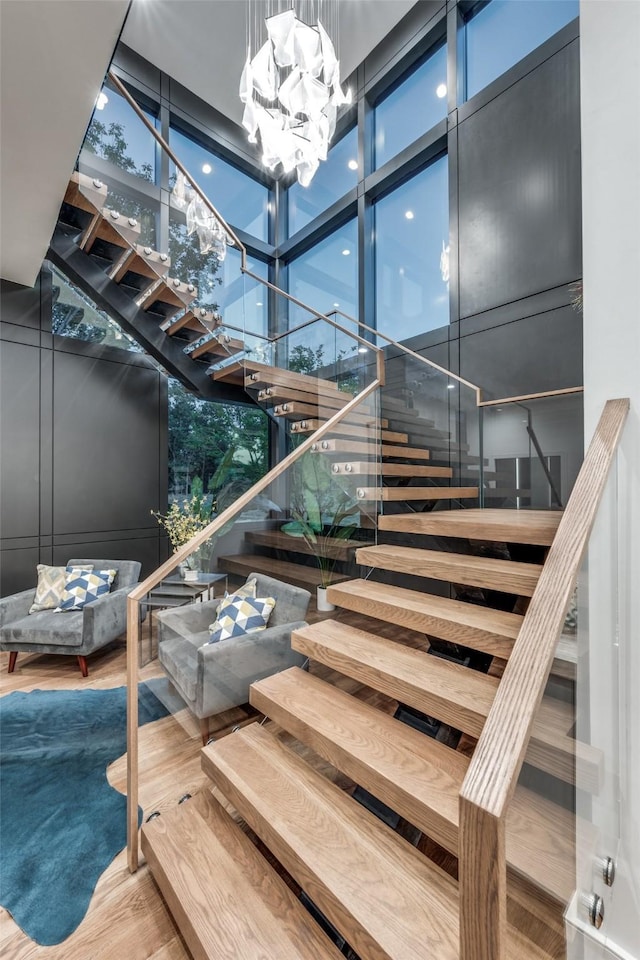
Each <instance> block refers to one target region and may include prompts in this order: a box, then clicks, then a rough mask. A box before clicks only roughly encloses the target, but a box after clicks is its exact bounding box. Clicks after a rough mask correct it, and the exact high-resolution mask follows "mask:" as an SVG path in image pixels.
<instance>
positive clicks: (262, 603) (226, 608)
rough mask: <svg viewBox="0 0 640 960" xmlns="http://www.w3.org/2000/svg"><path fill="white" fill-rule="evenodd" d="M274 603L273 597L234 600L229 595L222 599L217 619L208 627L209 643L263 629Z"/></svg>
mask: <svg viewBox="0 0 640 960" xmlns="http://www.w3.org/2000/svg"><path fill="white" fill-rule="evenodd" d="M275 605H276V601H275V599H274V598H273V597H240V598H239V599H236V600H232V599H231V597H230V598H229V599H228V600H223V601H222V603H221V604H220V606H219V607H218V619H217V620H216V622H215V623H212V624H211V627H210V628H209V630H210V636H209V643H219V642H220V640H229V639H231V638H232V637H241V636H243V635H244V634H245V633H257V632H258V631H259V630H264V629H265V628H266V626H267V623H268V622H269V617H270V616H271V611H272V610H273V608H274V607H275Z"/></svg>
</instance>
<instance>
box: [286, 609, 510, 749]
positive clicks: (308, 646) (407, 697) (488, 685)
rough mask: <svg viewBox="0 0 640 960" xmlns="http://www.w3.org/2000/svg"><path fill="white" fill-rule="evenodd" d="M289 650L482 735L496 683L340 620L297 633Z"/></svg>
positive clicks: (395, 698)
mask: <svg viewBox="0 0 640 960" xmlns="http://www.w3.org/2000/svg"><path fill="white" fill-rule="evenodd" d="M291 646H292V647H293V648H294V650H298V651H299V652H300V653H304V654H305V655H306V656H308V657H311V659H313V660H318V661H320V662H321V663H324V664H325V665H326V666H328V667H330V668H331V669H332V670H337V671H338V673H343V674H345V676H348V677H351V678H352V679H353V680H357V681H358V682H359V683H364V684H365V685H366V686H368V687H372V688H373V689H374V690H379V691H380V692H381V693H384V694H385V695H386V696H388V697H391V698H392V699H394V700H398V701H399V702H400V703H406V704H407V705H408V706H411V707H415V709H416V710H420V711H421V712H422V713H426V714H427V715H428V716H431V717H437V718H438V719H439V720H442V721H443V723H447V724H449V726H452V727H455V729H456V730H462V731H463V732H464V733H468V734H470V735H471V736H472V737H478V736H479V735H480V732H481V731H482V727H483V726H484V721H485V719H486V716H487V713H488V712H489V709H490V707H491V704H492V702H493V698H494V696H495V692H496V690H497V688H498V680H497V679H496V678H495V677H490V676H488V675H487V674H485V673H479V672H478V671H476V670H469V669H468V668H467V667H463V666H461V665H460V664H457V663H451V662H449V661H448V660H441V659H440V658H438V657H433V656H430V655H429V654H428V653H426V651H423V650H416V649H414V648H412V647H406V646H404V645H403V644H400V643H396V642H394V641H393V640H388V639H386V638H385V637H379V636H377V635H376V634H374V633H369V632H368V631H365V630H360V629H358V628H356V627H350V626H348V625H347V624H344V623H341V622H339V621H337V620H324V621H322V622H321V623H317V624H313V625H311V626H308V627H303V628H302V629H300V630H294V632H293V633H292V635H291Z"/></svg>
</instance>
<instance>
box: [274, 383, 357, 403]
mask: <svg viewBox="0 0 640 960" xmlns="http://www.w3.org/2000/svg"><path fill="white" fill-rule="evenodd" d="M350 400H353V394H351V393H344V392H341V391H336V390H323V388H322V384H318V386H317V387H316V388H315V389H314V388H313V387H312V386H309V387H307V388H305V389H304V390H302V389H300V388H297V387H284V386H282V387H280V386H269V387H263V388H262V389H261V390H258V403H263V404H265V405H266V406H273V405H274V404H276V403H283V402H284V403H286V402H293V401H299V402H301V403H312V404H321V405H322V406H325V407H332V408H333V407H335V408H336V409H340V408H341V407H344V406H346V404H347V403H349V401H350Z"/></svg>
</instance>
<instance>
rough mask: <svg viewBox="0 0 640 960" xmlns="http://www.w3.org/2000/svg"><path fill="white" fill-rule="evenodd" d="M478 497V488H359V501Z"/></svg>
mask: <svg viewBox="0 0 640 960" xmlns="http://www.w3.org/2000/svg"><path fill="white" fill-rule="evenodd" d="M477 496H478V488H477V487H417V486H414V487H358V490H357V497H358V500H363V501H368V502H371V501H378V500H386V501H389V502H392V501H393V502H403V501H407V500H465V499H467V498H471V497H477Z"/></svg>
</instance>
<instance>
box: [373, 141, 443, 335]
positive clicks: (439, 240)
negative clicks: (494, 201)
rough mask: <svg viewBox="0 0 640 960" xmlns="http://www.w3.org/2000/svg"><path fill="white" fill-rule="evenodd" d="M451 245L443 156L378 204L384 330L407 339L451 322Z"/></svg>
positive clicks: (380, 306)
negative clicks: (449, 280) (449, 271)
mask: <svg viewBox="0 0 640 960" xmlns="http://www.w3.org/2000/svg"><path fill="white" fill-rule="evenodd" d="M448 249H449V202H448V175H447V158H446V157H443V158H442V159H440V160H437V161H436V162H435V163H432V164H431V165H430V166H429V167H427V168H426V169H425V170H423V171H422V172H421V173H419V174H417V175H416V176H415V177H413V178H412V179H411V180H409V181H408V182H407V183H405V184H403V185H402V186H401V187H399V188H398V189H397V190H394V191H393V193H391V194H389V195H388V196H386V197H385V198H384V199H382V200H380V201H378V203H377V204H376V206H375V252H376V317H377V325H378V329H379V330H381V331H382V332H383V333H386V334H387V336H389V337H391V338H392V339H393V340H406V339H407V338H408V337H415V336H417V335H418V334H419V333H423V332H424V331H426V330H434V329H436V328H438V327H444V326H446V325H447V324H448V323H449V283H448Z"/></svg>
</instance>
